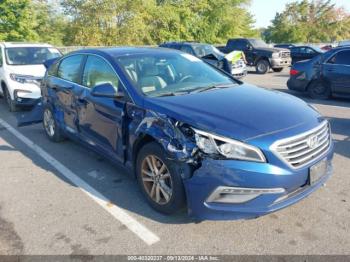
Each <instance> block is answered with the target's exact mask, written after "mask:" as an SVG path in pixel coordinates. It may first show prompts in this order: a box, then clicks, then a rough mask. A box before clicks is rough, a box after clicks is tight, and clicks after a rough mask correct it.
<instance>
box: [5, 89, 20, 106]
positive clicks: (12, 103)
mask: <svg viewBox="0 0 350 262" xmlns="http://www.w3.org/2000/svg"><path fill="white" fill-rule="evenodd" d="M3 90H4V96H5V100H6V103H7V106H8V108H9V111H10V112H16V111H18V107H17V106H16V104H15V101H13V100H12V98H11V95H10V92H9V91H8V89H7V88H6V87H3Z"/></svg>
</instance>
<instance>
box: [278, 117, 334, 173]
mask: <svg viewBox="0 0 350 262" xmlns="http://www.w3.org/2000/svg"><path fill="white" fill-rule="evenodd" d="M330 144H331V133H330V128H329V124H328V122H327V121H324V122H323V123H322V124H321V125H319V126H318V127H316V128H315V129H313V130H311V131H308V132H306V133H303V134H301V135H298V136H294V137H290V138H287V139H283V140H279V141H277V142H276V143H274V144H273V145H272V151H274V153H275V154H276V155H277V156H278V157H279V158H281V159H282V160H283V161H285V162H286V163H288V164H289V165H290V166H292V167H294V168H299V167H302V166H305V165H307V164H309V163H310V162H311V161H313V160H314V159H315V158H318V157H319V156H321V155H323V154H324V153H325V152H326V151H327V150H328V148H329V146H330Z"/></svg>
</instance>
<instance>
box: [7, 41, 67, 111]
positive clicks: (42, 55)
mask: <svg viewBox="0 0 350 262" xmlns="http://www.w3.org/2000/svg"><path fill="white" fill-rule="evenodd" d="M60 56H61V53H60V51H58V49H56V48H54V47H52V46H51V45H47V44H30V43H8V42H5V43H4V42H3V43H0V83H1V88H0V94H1V95H3V96H4V97H5V99H6V102H7V104H8V106H9V109H10V111H16V110H17V108H18V106H31V105H33V104H34V103H35V101H36V100H37V99H38V98H40V97H41V92H40V82H41V79H42V78H43V76H44V75H45V71H46V68H45V66H44V62H45V61H46V60H50V59H53V58H57V57H60Z"/></svg>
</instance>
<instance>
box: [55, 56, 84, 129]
mask: <svg viewBox="0 0 350 262" xmlns="http://www.w3.org/2000/svg"><path fill="white" fill-rule="evenodd" d="M84 58H85V56H84V55H82V54H76V55H71V56H68V57H66V58H64V59H62V60H61V62H60V64H59V66H58V70H57V77H53V78H51V79H50V83H49V88H51V89H52V90H53V92H54V93H55V94H54V95H53V96H52V97H53V98H54V101H52V103H53V104H54V106H55V107H56V111H57V114H58V115H57V117H56V118H57V119H58V121H60V122H61V124H62V125H63V127H64V128H65V129H66V130H67V131H68V132H71V133H77V120H78V116H77V111H76V106H75V104H76V100H75V96H76V94H78V93H81V92H82V90H83V89H82V86H81V72H82V66H83V62H84Z"/></svg>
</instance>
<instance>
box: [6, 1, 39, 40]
mask: <svg viewBox="0 0 350 262" xmlns="http://www.w3.org/2000/svg"><path fill="white" fill-rule="evenodd" d="M34 26H35V21H33V19H32V16H31V1H30V0H2V1H0V41H21V40H34V39H36V38H37V37H38V36H37V34H36V32H35V30H34Z"/></svg>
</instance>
